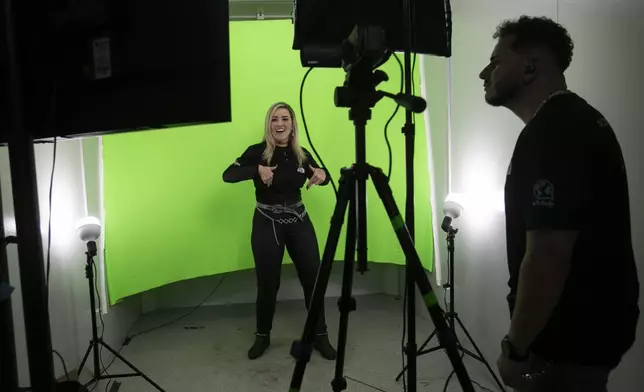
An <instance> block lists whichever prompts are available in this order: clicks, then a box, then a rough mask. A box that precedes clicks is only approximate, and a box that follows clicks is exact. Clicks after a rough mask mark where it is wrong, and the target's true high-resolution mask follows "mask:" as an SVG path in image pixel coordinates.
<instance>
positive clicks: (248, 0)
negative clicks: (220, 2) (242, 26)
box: [228, 0, 293, 20]
mask: <svg viewBox="0 0 644 392" xmlns="http://www.w3.org/2000/svg"><path fill="white" fill-rule="evenodd" d="M228 4H229V8H230V16H231V19H232V20H239V19H262V18H266V19H290V16H291V15H292V13H293V0H229V1H228Z"/></svg>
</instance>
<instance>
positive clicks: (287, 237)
mask: <svg viewBox="0 0 644 392" xmlns="http://www.w3.org/2000/svg"><path fill="white" fill-rule="evenodd" d="M223 180H224V181H225V182H227V183H236V182H240V181H247V180H253V183H254V184H255V197H256V200H257V205H256V208H255V215H254V217H253V229H252V234H251V245H252V248H253V256H254V258H255V271H256V275H257V302H256V316H257V330H256V333H255V343H254V344H253V346H252V347H251V349H250V350H249V351H248V357H249V358H250V359H256V358H259V357H261V356H262V355H263V354H264V352H265V351H266V349H267V348H268V347H269V345H270V333H271V329H272V326H273V315H274V313H275V302H276V299H277V291H278V289H279V286H280V273H281V266H282V259H283V257H284V249H286V250H288V253H289V255H290V256H291V259H292V260H293V264H294V265H295V268H296V269H297V273H298V276H299V279H300V283H301V284H302V288H303V289H304V298H305V300H306V306H307V307H308V304H309V302H310V300H311V296H312V294H313V287H314V285H315V279H316V277H317V271H318V267H319V264H320V251H319V249H318V241H317V237H316V234H315V229H314V228H313V224H312V223H311V220H310V219H309V216H308V215H307V212H306V209H305V207H304V204H303V203H302V197H301V188H302V187H304V185H305V184H306V189H310V188H311V187H312V186H315V185H327V184H328V183H329V176H328V173H327V171H326V170H325V169H322V168H320V167H319V166H318V164H317V163H316V162H315V160H314V159H313V157H312V156H311V154H310V153H309V152H308V151H307V150H306V149H304V148H303V147H302V146H300V141H299V138H298V128H297V121H296V118H295V112H294V111H293V109H292V108H291V107H290V106H289V105H288V104H286V103H283V102H280V103H276V104H274V105H272V106H271V107H270V109H269V110H268V113H267V114H266V124H265V127H264V138H263V140H262V142H261V143H258V144H254V145H252V146H250V147H248V148H247V149H246V151H245V152H244V153H243V154H242V155H241V156H240V157H239V158H237V160H235V162H234V163H233V164H232V165H230V166H229V167H228V168H227V169H226V170H225V171H224V174H223ZM307 180H308V182H307ZM302 325H303V324H302ZM316 335H317V336H316V341H315V345H314V347H315V349H316V350H317V351H319V352H320V354H321V355H322V356H323V357H324V358H326V359H329V360H333V359H335V357H336V351H335V349H334V348H333V347H332V346H331V343H330V342H329V338H328V335H327V328H326V321H325V317H324V309H322V311H321V312H320V317H319V319H318V324H317V326H316Z"/></svg>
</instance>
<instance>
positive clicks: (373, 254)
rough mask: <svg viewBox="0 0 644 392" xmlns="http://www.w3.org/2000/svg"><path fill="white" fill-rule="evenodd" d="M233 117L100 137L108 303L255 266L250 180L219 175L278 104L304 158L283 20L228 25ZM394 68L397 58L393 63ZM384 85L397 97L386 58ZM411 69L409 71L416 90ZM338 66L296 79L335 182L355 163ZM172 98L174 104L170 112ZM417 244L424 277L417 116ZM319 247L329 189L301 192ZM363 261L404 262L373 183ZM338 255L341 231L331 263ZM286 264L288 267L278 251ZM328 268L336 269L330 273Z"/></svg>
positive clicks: (374, 135)
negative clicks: (292, 119)
mask: <svg viewBox="0 0 644 392" xmlns="http://www.w3.org/2000/svg"><path fill="white" fill-rule="evenodd" d="M230 28H231V32H230V48H231V68H232V108H233V109H232V116H233V121H232V122H231V123H226V124H214V125H204V126H192V127H184V128H173V129H166V130H158V131H145V132H133V133H124V134H119V135H111V136H105V137H103V160H104V162H103V165H104V203H105V242H106V259H105V260H106V264H107V274H108V276H107V277H108V284H109V292H110V301H111V303H112V304H114V303H116V302H118V301H119V300H120V299H122V298H124V297H127V296H130V295H133V294H136V293H140V292H143V291H146V290H150V289H153V288H155V287H159V286H162V285H165V284H168V283H171V282H176V281H180V280H186V279H191V278H195V277H200V276H206V275H214V274H220V273H224V272H229V271H235V270H244V269H249V268H253V257H252V252H251V248H250V231H251V220H252V219H251V218H252V215H253V210H254V189H253V185H252V182H250V181H248V182H245V183H238V184H225V183H223V181H222V173H223V171H224V169H225V168H226V167H227V166H228V165H230V164H231V163H232V162H233V161H234V160H235V159H236V158H237V157H238V156H239V155H240V154H241V153H242V152H243V151H244V150H245V149H246V147H247V146H249V145H250V144H253V143H257V142H259V141H260V140H261V137H262V134H263V126H264V116H265V114H266V111H267V109H268V107H269V106H270V105H271V104H272V103H274V102H276V101H286V102H289V103H290V104H291V105H292V106H293V107H294V108H295V110H296V112H297V113H298V121H299V125H300V139H301V141H302V144H303V145H304V146H305V147H306V148H308V149H309V151H311V152H312V153H313V151H312V149H311V148H310V146H309V144H308V141H307V139H306V135H305V131H304V126H303V124H302V121H301V118H299V113H300V107H299V90H300V84H301V81H302V78H303V76H304V74H305V72H306V69H305V68H303V67H302V66H301V63H300V59H299V52H297V51H294V50H292V49H291V45H292V37H293V32H292V24H291V23H290V22H289V21H261V22H232V23H231V25H230ZM401 60H402V56H401ZM381 69H382V70H384V71H385V72H387V74H388V75H389V78H390V80H389V81H388V82H386V83H383V84H382V85H380V88H381V89H384V90H387V91H390V92H397V91H398V90H399V89H400V69H399V66H398V63H397V62H396V61H395V59H394V58H393V57H392V58H391V59H390V61H389V62H388V63H387V64H385V65H384V66H383V67H381ZM418 75H419V72H418V69H417V70H416V73H415V86H416V91H419V77H418ZM344 77H345V74H344V72H343V71H342V70H340V69H316V70H314V71H313V72H312V73H311V74H310V75H309V78H308V80H307V82H306V86H305V90H304V109H305V115H306V120H307V125H308V127H309V132H310V135H311V140H312V142H313V143H314V145H315V147H316V149H317V151H318V153H319V154H320V155H321V157H322V159H323V161H324V163H325V165H326V166H327V168H328V169H329V171H330V172H331V174H332V176H333V179H334V181H336V184H337V180H338V178H339V172H340V168H342V167H346V166H349V165H350V164H351V163H352V162H353V161H354V159H355V158H354V136H355V134H354V128H353V124H352V123H351V122H350V121H349V118H348V110H347V109H341V108H336V107H335V106H334V102H333V94H334V89H335V87H336V86H339V85H342V83H343V82H344ZM180 101H181V97H177V104H180ZM394 109H395V103H394V102H393V101H391V100H389V99H383V100H382V101H381V102H380V103H379V104H378V105H377V106H376V107H375V108H374V111H373V118H372V120H371V121H369V123H368V127H367V159H368V161H369V163H371V164H372V165H375V166H378V167H382V168H383V170H385V171H386V170H387V167H388V154H387V146H386V143H385V139H384V133H383V130H384V125H385V123H386V121H387V120H388V119H389V117H390V116H391V114H392V113H393V111H394ZM404 119H405V118H404V111H403V110H402V109H401V110H399V112H398V115H397V116H396V118H395V119H394V121H392V123H391V124H390V127H389V138H390V141H391V144H392V148H393V156H394V166H393V172H392V181H391V186H392V189H393V191H394V195H395V197H396V201H397V202H398V203H399V208H400V210H401V211H402V213H403V214H404V209H405V180H404V176H405V172H404V170H405V162H404V159H405V158H404V136H403V135H402V134H401V127H402V125H403V124H404ZM416 125H417V130H416V159H415V168H416V195H415V201H416V246H417V249H418V252H419V254H420V256H421V259H422V260H423V264H424V265H425V267H426V268H428V269H431V265H432V257H433V249H432V226H431V222H432V216H431V207H430V193H429V189H430V187H429V173H428V169H427V167H428V166H427V147H426V146H427V144H426V134H425V122H424V120H423V116H417V117H416ZM303 197H304V202H305V204H306V206H307V208H308V210H309V213H310V215H311V218H312V220H313V223H314V225H315V229H316V231H317V234H318V239H319V243H320V252H322V250H323V248H324V244H325V242H326V237H327V233H328V230H329V222H330V217H331V213H332V211H333V207H334V205H335V195H334V193H333V188H332V187H331V185H330V184H329V186H328V187H314V188H313V189H311V190H310V191H306V190H303ZM367 207H368V211H369V213H368V246H369V260H371V261H373V262H382V263H395V264H403V263H404V257H403V253H402V251H401V250H400V247H399V246H398V243H397V239H396V236H395V234H394V232H393V229H392V228H391V224H390V223H389V220H388V218H387V215H386V213H385V211H384V209H383V207H382V203H381V202H380V199H379V198H378V196H377V194H376V192H375V189H374V187H373V185H372V184H369V185H368V204H367ZM343 256H344V233H343V236H342V239H341V241H340V244H339V246H338V251H337V257H336V259H337V260H341V259H342V258H343ZM285 262H287V263H290V260H289V259H288V255H287V256H286V259H285ZM336 268H337V267H336Z"/></svg>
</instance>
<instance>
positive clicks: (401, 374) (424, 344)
mask: <svg viewBox="0 0 644 392" xmlns="http://www.w3.org/2000/svg"><path fill="white" fill-rule="evenodd" d="M434 335H436V330H434V332H432V334H431V335H429V337H428V338H427V339H426V340H425V342H424V343H423V345H422V346H420V349H418V355H419V356H420V355H423V354H426V353H425V352H424V351H423V350H424V349H425V347H427V345H428V344H429V342H430V341H431V340H432V339H433V338H434ZM407 368H408V366H405V367H403V369H402V370H401V371H400V373H398V376H396V381H400V378H401V377H402V376H403V374H405V372H406V371H407Z"/></svg>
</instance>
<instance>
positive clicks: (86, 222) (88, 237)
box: [76, 216, 101, 242]
mask: <svg viewBox="0 0 644 392" xmlns="http://www.w3.org/2000/svg"><path fill="white" fill-rule="evenodd" d="M76 230H77V231H78V236H79V237H80V239H81V241H84V242H88V241H96V240H97V239H98V237H100V236H101V221H100V220H98V218H95V217H93V216H88V217H85V218H83V219H81V220H79V221H78V224H77V225H76Z"/></svg>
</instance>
